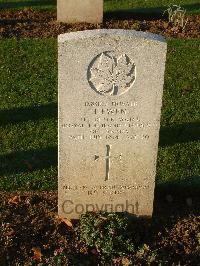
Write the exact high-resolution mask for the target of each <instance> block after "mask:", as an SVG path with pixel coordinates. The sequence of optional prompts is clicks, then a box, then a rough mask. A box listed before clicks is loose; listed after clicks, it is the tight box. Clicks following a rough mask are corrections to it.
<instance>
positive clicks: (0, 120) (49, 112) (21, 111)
mask: <svg viewBox="0 0 200 266" xmlns="http://www.w3.org/2000/svg"><path fill="white" fill-rule="evenodd" d="M57 110H58V105H57V103H49V104H45V105H41V106H30V107H22V108H13V109H9V110H0V125H1V126H5V125H7V124H16V123H20V122H26V121H29V120H31V121H37V120H41V119H43V118H52V117H57V112H58V111H57Z"/></svg>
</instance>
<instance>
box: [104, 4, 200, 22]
mask: <svg viewBox="0 0 200 266" xmlns="http://www.w3.org/2000/svg"><path fill="white" fill-rule="evenodd" d="M181 7H182V8H184V9H186V11H187V12H194V13H200V4H199V3H195V4H190V5H181ZM167 8H168V6H165V7H156V8H133V9H131V8H130V9H120V8H119V9H118V10H113V11H106V12H105V14H104V19H105V21H106V20H110V19H117V20H125V19H138V20H151V19H158V18H161V19H163V18H164V17H165V18H167V13H166V14H165V15H163V13H164V11H165V10H166V9H167Z"/></svg>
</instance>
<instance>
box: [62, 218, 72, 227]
mask: <svg viewBox="0 0 200 266" xmlns="http://www.w3.org/2000/svg"><path fill="white" fill-rule="evenodd" d="M58 219H59V220H60V221H61V222H63V223H65V224H66V225H67V226H68V227H71V228H73V224H72V222H71V220H70V219H67V218H64V217H59V216H58Z"/></svg>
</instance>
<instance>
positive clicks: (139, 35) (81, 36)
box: [58, 29, 166, 43]
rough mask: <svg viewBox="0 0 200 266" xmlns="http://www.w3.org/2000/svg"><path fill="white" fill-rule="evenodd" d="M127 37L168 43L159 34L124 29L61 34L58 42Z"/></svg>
mask: <svg viewBox="0 0 200 266" xmlns="http://www.w3.org/2000/svg"><path fill="white" fill-rule="evenodd" d="M106 35H110V36H112V35H113V36H126V37H133V38H134V37H135V38H141V39H147V40H151V41H159V42H163V43H166V40H165V38H164V37H163V36H161V35H158V34H153V33H149V32H142V31H135V30H123V29H96V30H85V31H77V32H70V33H64V34H60V35H59V36H58V42H59V43H63V42H66V41H70V40H76V39H77V40H78V39H87V38H92V37H95V36H106Z"/></svg>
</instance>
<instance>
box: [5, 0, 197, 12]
mask: <svg viewBox="0 0 200 266" xmlns="http://www.w3.org/2000/svg"><path fill="white" fill-rule="evenodd" d="M170 4H176V5H179V4H180V5H181V6H182V7H183V8H185V9H186V10H187V11H188V13H200V3H199V1H198V0H179V1H178V0H170V1H168V0H145V1H144V0H104V11H116V10H119V9H129V10H130V9H135V10H134V11H135V12H145V13H146V12H148V13H151V12H163V10H165V9H166V8H167V7H168V6H169V5H170ZM27 7H31V8H34V9H43V10H44V9H54V10H56V0H0V8H3V9H5V8H8V9H20V8H27ZM144 8H145V10H144Z"/></svg>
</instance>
